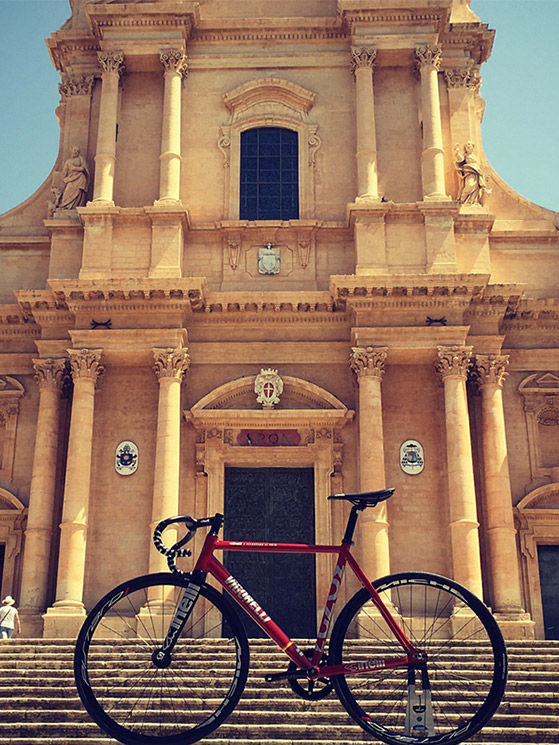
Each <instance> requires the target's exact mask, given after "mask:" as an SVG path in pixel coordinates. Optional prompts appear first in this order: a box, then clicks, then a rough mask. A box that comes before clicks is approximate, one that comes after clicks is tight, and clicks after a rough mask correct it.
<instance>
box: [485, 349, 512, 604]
mask: <svg viewBox="0 0 559 745" xmlns="http://www.w3.org/2000/svg"><path fill="white" fill-rule="evenodd" d="M508 362H509V357H508V355H493V354H491V355H486V354H478V355H476V358H475V363H476V365H475V368H474V371H473V373H474V379H475V380H476V382H477V385H478V387H479V391H480V394H481V413H482V433H483V479H484V486H485V504H486V510H485V519H486V520H487V538H488V548H489V561H490V565H491V578H492V584H493V610H494V611H495V612H496V613H507V614H510V613H519V612H522V600H521V591H520V575H519V568H518V554H517V549H516V531H515V529H514V518H513V512H512V497H511V487H510V475H509V464H508V451H507V438H506V432H505V412H504V408H503V383H504V380H505V377H506V375H507V372H506V367H507V365H508Z"/></svg>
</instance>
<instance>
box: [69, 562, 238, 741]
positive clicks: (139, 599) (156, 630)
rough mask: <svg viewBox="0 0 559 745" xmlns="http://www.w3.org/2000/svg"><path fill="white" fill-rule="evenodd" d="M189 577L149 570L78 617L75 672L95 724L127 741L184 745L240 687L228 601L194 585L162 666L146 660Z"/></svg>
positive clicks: (218, 715)
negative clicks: (195, 593)
mask: <svg viewBox="0 0 559 745" xmlns="http://www.w3.org/2000/svg"><path fill="white" fill-rule="evenodd" d="M187 586H188V577H185V576H179V575H175V574H164V573H162V574H152V575H146V576H143V577H137V578H136V579H133V580H131V581H129V582H124V583H123V584H121V585H119V586H118V587H115V588H114V590H111V592H109V593H107V595H105V597H104V598H102V599H101V600H100V601H99V602H98V603H97V605H96V606H95V607H94V608H93V610H92V611H91V612H90V613H89V615H88V617H87V618H86V620H85V622H84V624H83V626H82V628H81V631H80V633H79V636H78V639H77V642H76V650H75V656H74V673H75V677H76V684H77V688H78V692H79V695H80V698H81V700H82V702H83V704H84V706H85V708H86V709H87V711H88V712H89V714H90V715H91V717H92V718H93V719H94V720H95V722H97V724H98V725H99V726H100V727H101V728H102V729H104V730H105V732H107V733H108V734H109V735H111V736H112V737H114V738H116V739H117V740H120V741H121V742H123V743H127V745H175V744H177V743H181V744H182V745H189V744H190V743H193V742H197V741H198V740H200V739H202V738H203V737H205V736H206V735H208V734H209V733H210V732H212V731H213V730H214V729H216V728H217V727H219V725H220V724H221V723H222V722H223V721H224V720H225V719H226V718H227V717H228V716H229V714H230V713H231V712H232V711H233V709H234V708H235V706H236V704H237V702H238V700H239V698H240V697H241V694H242V692H243V689H244V687H245V683H246V679H247V675H248V667H249V650H248V641H247V637H246V634H245V632H244V629H243V627H242V624H241V622H240V620H239V617H238V615H237V613H236V611H235V609H234V608H233V606H232V604H231V603H230V601H229V600H228V599H227V598H226V597H224V596H223V595H222V594H221V593H219V592H217V591H216V590H214V589H213V588H212V587H209V586H207V585H203V586H202V589H201V593H200V596H199V598H198V600H197V601H196V604H195V606H194V608H193V611H192V615H191V616H190V618H189V620H188V621H187V623H186V625H185V628H184V630H183V632H182V634H181V636H180V638H179V639H178V640H177V642H176V645H175V648H174V650H173V653H172V659H171V661H170V664H169V665H168V666H167V667H156V666H155V665H154V662H153V659H152V655H153V654H154V653H155V652H156V651H157V650H159V649H160V648H161V644H162V641H163V639H164V638H165V635H166V633H167V630H168V629H169V624H170V621H171V620H172V619H173V618H174V615H175V612H176V610H177V608H178V607H179V604H180V603H181V600H182V599H183V596H184V591H185V588H186V587H187Z"/></svg>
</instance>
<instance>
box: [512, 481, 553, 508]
mask: <svg viewBox="0 0 559 745" xmlns="http://www.w3.org/2000/svg"><path fill="white" fill-rule="evenodd" d="M517 509H518V510H520V511H521V512H526V511H531V510H559V484H546V486H541V487H539V489H534V491H532V492H530V493H529V494H527V495H526V496H525V497H524V499H522V500H521V501H520V502H519V503H518V505H517Z"/></svg>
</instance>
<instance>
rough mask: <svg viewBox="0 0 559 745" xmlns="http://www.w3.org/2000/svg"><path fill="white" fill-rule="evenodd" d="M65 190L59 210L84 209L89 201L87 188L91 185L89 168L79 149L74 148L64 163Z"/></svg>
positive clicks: (58, 206)
mask: <svg viewBox="0 0 559 745" xmlns="http://www.w3.org/2000/svg"><path fill="white" fill-rule="evenodd" d="M62 181H63V183H64V190H63V192H62V194H61V196H60V199H59V201H58V204H57V205H56V208H57V209H60V210H73V209H75V208H76V207H83V205H84V204H85V203H86V201H87V187H88V185H89V168H88V167H87V163H86V162H85V158H83V156H82V155H81V153H80V149H79V147H76V146H74V147H73V148H72V154H71V155H70V157H69V158H68V160H67V161H66V162H65V163H64V167H63V169H62Z"/></svg>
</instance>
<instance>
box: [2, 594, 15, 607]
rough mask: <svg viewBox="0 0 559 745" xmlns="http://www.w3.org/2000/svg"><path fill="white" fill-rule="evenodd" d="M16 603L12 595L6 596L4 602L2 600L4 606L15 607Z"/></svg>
mask: <svg viewBox="0 0 559 745" xmlns="http://www.w3.org/2000/svg"><path fill="white" fill-rule="evenodd" d="M15 602H16V601H15V600H14V599H13V597H12V596H11V595H6V597H5V598H4V600H2V604H3V605H4V604H5V605H13V604H14V603H15Z"/></svg>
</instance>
